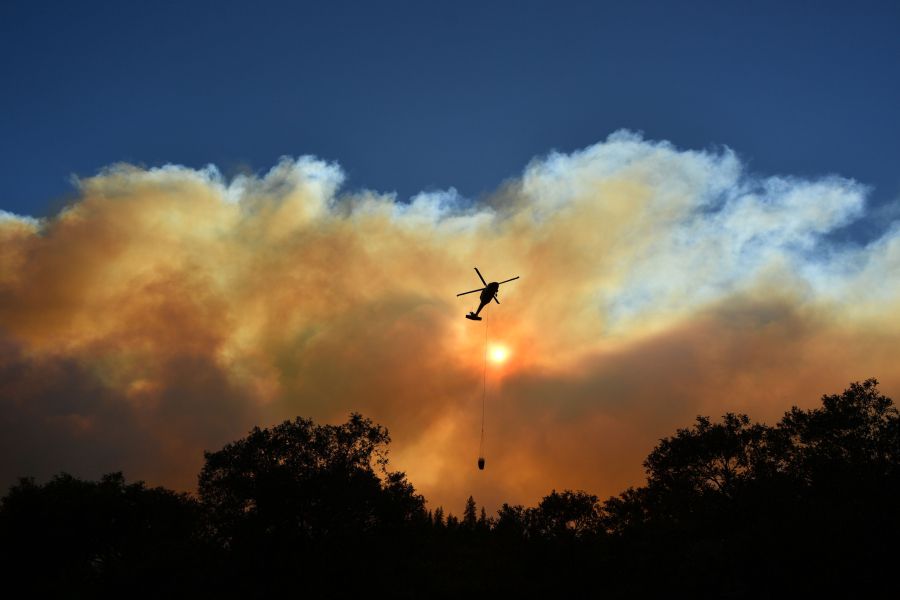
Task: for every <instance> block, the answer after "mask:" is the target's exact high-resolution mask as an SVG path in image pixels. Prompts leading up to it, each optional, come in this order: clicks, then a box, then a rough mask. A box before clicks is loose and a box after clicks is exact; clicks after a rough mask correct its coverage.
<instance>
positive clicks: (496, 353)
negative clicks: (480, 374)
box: [488, 344, 509, 365]
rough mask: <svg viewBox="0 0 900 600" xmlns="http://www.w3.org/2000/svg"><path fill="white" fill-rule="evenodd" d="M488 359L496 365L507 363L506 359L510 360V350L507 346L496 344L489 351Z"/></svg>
mask: <svg viewBox="0 0 900 600" xmlns="http://www.w3.org/2000/svg"><path fill="white" fill-rule="evenodd" d="M488 358H490V359H491V362H492V363H494V364H497V365H500V364H503V363H505V362H506V359H507V358H509V349H508V348H507V347H506V346H501V345H499V344H494V345H492V346H491V347H490V348H489V349H488Z"/></svg>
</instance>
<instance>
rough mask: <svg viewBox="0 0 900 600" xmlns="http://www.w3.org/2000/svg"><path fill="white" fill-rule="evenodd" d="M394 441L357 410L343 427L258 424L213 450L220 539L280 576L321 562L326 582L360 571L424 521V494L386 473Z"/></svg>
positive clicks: (212, 485) (203, 480)
mask: <svg viewBox="0 0 900 600" xmlns="http://www.w3.org/2000/svg"><path fill="white" fill-rule="evenodd" d="M389 442H390V437H389V436H388V433H387V431H386V430H385V429H384V428H383V427H381V426H379V425H375V424H373V423H372V421H371V420H369V419H365V418H363V417H362V416H360V415H358V414H353V415H351V417H350V419H349V420H348V421H347V422H346V423H344V424H342V425H316V424H314V423H313V422H312V421H311V420H308V419H300V418H298V419H295V420H294V421H286V422H284V423H282V424H280V425H277V426H275V427H273V428H271V429H259V428H254V429H253V430H252V431H251V432H250V434H249V435H248V436H247V437H246V438H243V439H241V440H238V441H236V442H233V443H230V444H228V445H226V446H225V447H224V448H223V449H222V450H220V451H218V452H213V453H207V454H206V464H205V465H204V467H203V470H202V471H201V473H200V486H199V488H200V499H201V501H202V503H203V505H204V507H205V508H206V509H207V511H208V514H209V517H210V521H211V524H212V530H213V533H214V535H215V537H216V539H217V540H218V541H219V543H220V544H222V545H223V546H224V547H227V548H228V549H229V550H230V552H231V554H232V555H233V556H234V557H235V558H236V560H238V561H239V562H241V563H244V564H245V565H246V564H250V565H256V568H257V569H258V570H260V571H262V572H263V573H264V574H265V576H266V577H268V578H270V579H271V578H276V579H273V581H278V580H277V577H287V576H288V574H289V573H291V572H292V571H294V570H295V569H297V568H298V567H299V566H300V565H305V566H307V567H309V566H311V565H313V564H316V565H318V566H317V567H316V570H315V573H316V574H317V575H318V580H319V581H325V579H326V578H327V576H328V574H329V573H334V572H335V571H336V570H340V569H341V568H357V569H360V568H362V567H363V565H367V564H369V563H368V562H367V559H371V549H372V548H373V547H377V546H379V545H381V546H384V547H385V548H384V549H385V550H386V549H387V547H389V546H390V547H393V546H392V544H395V543H396V540H395V539H394V538H395V537H396V536H397V535H401V534H402V532H403V531H404V530H405V529H412V526H413V525H420V524H424V523H425V522H426V513H425V508H424V499H423V498H422V497H421V496H420V495H417V494H416V493H415V491H414V489H413V487H412V485H410V484H409V482H407V481H406V478H405V476H404V474H403V473H399V472H391V471H388V469H387V465H388V459H387V445H388V443H389ZM366 540H368V541H366ZM338 556H340V559H338V558H337V557H338ZM273 585H275V584H273Z"/></svg>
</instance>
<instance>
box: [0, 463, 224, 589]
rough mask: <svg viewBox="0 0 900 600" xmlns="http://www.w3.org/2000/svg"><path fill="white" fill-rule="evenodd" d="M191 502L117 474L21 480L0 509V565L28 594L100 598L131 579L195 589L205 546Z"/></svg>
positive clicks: (147, 584) (150, 586)
mask: <svg viewBox="0 0 900 600" xmlns="http://www.w3.org/2000/svg"><path fill="white" fill-rule="evenodd" d="M202 523H203V521H202V519H201V513H200V507H199V505H198V504H197V502H196V501H194V500H193V499H191V498H190V497H189V496H187V495H185V494H177V493H175V492H172V491H169V490H166V489H163V488H147V487H145V486H144V484H143V482H136V483H130V484H128V483H126V482H125V478H124V476H123V475H122V473H110V474H108V475H104V476H103V477H102V478H101V480H100V481H98V482H91V481H83V480H80V479H77V478H75V477H72V476H71V475H68V474H65V473H62V474H60V475H57V476H56V477H54V478H53V479H51V480H50V481H49V482H48V483H46V484H43V485H39V484H37V483H35V482H34V480H33V479H21V480H20V481H19V483H18V484H17V485H14V486H13V487H12V488H10V490H9V493H8V494H7V495H6V497H5V498H3V503H2V508H0V564H2V565H3V567H4V569H9V573H15V575H16V577H18V578H20V580H21V581H23V582H24V581H29V580H30V582H31V586H32V587H31V592H32V594H33V595H42V594H53V595H64V596H68V595H70V594H71V593H72V592H73V590H83V591H90V592H91V593H92V594H100V593H104V591H108V590H110V589H111V588H112V587H115V586H116V585H119V584H125V583H128V582H130V581H133V580H134V579H136V578H142V579H145V580H146V582H145V585H144V590H145V592H146V593H151V592H153V591H154V590H156V591H162V590H164V589H166V588H167V587H168V586H171V585H173V584H174V583H175V582H176V581H177V582H178V583H179V586H180V589H182V590H186V591H187V590H190V589H192V587H194V586H196V585H199V581H198V579H197V577H196V573H197V572H198V571H199V570H200V568H202V567H203V566H204V565H203V560H204V557H205V556H206V555H207V550H208V549H207V547H206V546H205V545H204V543H203V541H202V534H203V531H202Z"/></svg>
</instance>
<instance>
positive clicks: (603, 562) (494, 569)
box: [0, 379, 900, 598]
mask: <svg viewBox="0 0 900 600" xmlns="http://www.w3.org/2000/svg"><path fill="white" fill-rule="evenodd" d="M389 443H390V438H389V436H388V434H387V431H386V430H385V429H384V428H383V427H381V426H379V425H377V424H374V423H373V422H372V421H370V420H368V419H365V418H363V417H362V416H360V415H356V414H354V415H352V416H351V418H350V419H349V421H348V422H347V423H345V424H343V425H338V426H332V425H317V424H315V423H313V422H312V421H310V420H307V419H299V418H298V419H296V420H294V421H288V422H285V423H282V424H281V425H278V426H275V427H272V428H270V429H259V428H256V429H253V430H252V431H251V432H250V434H249V435H248V436H247V437H245V438H243V439H241V440H238V441H236V442H234V443H231V444H228V445H227V446H225V447H224V448H223V449H221V450H220V451H218V452H213V453H207V454H206V456H205V458H206V461H205V465H204V467H203V470H202V471H201V473H200V476H199V493H198V494H197V495H196V496H193V495H188V494H179V493H175V492H172V491H170V490H166V489H163V488H148V487H146V486H145V485H144V484H143V483H140V482H137V483H127V482H126V481H125V480H124V478H123V477H122V475H121V474H119V473H115V474H110V475H107V476H105V477H103V478H102V479H101V480H100V481H83V480H80V479H77V478H74V477H71V476H69V475H65V474H62V475H58V476H56V477H55V478H53V479H52V480H51V481H49V482H47V483H44V484H38V483H36V482H34V481H33V480H31V479H22V480H20V482H19V483H18V484H17V485H15V486H13V487H12V488H11V489H10V490H9V492H8V494H7V495H6V496H5V497H4V498H3V500H2V506H0V564H2V566H3V569H4V570H6V571H7V582H9V581H12V580H15V581H16V582H18V583H19V585H22V586H25V587H24V589H25V590H26V591H27V593H28V595H30V596H43V595H48V594H49V595H56V596H63V597H98V596H112V595H115V596H120V595H128V596H161V595H165V596H173V595H174V596H186V595H200V596H203V597H206V596H213V595H216V596H228V597H233V596H243V597H271V596H276V595H285V594H290V595H291V596H297V597H303V596H307V597H346V596H357V595H363V594H364V595H368V596H373V597H382V596H390V597H397V598H414V597H447V598H449V597H455V596H458V595H461V594H466V595H469V596H473V595H475V596H487V595H492V596H501V597H505V596H512V595H516V596H519V597H559V596H561V595H565V594H567V593H568V594H578V596H579V597H584V596H588V597H593V596H596V597H600V596H603V597H633V596H654V597H656V596H663V595H673V594H674V595H688V594H690V595H692V596H698V597H729V598H762V597H784V596H802V597H807V596H812V595H820V594H827V595H829V596H832V595H835V594H841V595H844V596H851V597H873V596H880V595H885V596H886V595H888V594H890V593H891V591H892V590H893V588H894V587H895V585H896V584H895V581H896V575H895V572H896V565H897V564H898V562H897V559H898V558H900V552H898V549H897V548H898V533H900V504H898V501H900V470H898V468H900V417H898V412H897V409H896V408H895V407H894V405H893V403H892V401H891V400H890V399H889V398H887V397H885V396H883V395H882V394H880V393H879V391H878V388H877V381H875V380H874V379H870V380H867V381H865V382H863V383H854V384H852V385H851V386H850V387H849V388H848V389H847V390H846V391H844V392H843V393H842V394H840V395H832V396H825V397H823V398H822V405H821V406H820V407H818V408H815V409H812V410H800V409H798V408H793V409H791V410H790V411H789V412H788V413H786V414H785V415H784V417H783V418H782V419H781V420H780V421H779V422H778V423H777V424H775V425H774V426H768V425H763V424H760V423H753V422H751V420H750V419H749V418H748V417H747V416H745V415H736V414H726V415H725V416H724V417H723V418H722V419H721V420H720V421H716V422H713V421H711V420H710V419H708V418H706V417H698V418H697V420H696V422H695V423H694V424H693V425H692V426H691V427H688V428H685V429H679V430H678V431H677V432H676V433H675V434H674V435H673V436H671V437H668V438H665V439H663V440H661V441H660V443H659V444H658V445H657V446H656V448H654V450H653V451H652V452H651V453H650V455H649V456H648V457H647V459H646V461H645V462H644V467H645V471H646V475H647V484H646V485H644V486H641V487H637V488H630V489H628V490H626V491H625V492H623V493H622V494H621V495H619V496H616V497H612V498H609V499H607V500H605V501H602V502H601V501H600V500H599V499H598V498H597V497H596V496H594V495H591V494H589V493H586V492H583V491H568V490H567V491H562V492H557V491H555V490H554V491H552V492H551V493H550V494H549V495H547V496H546V497H544V498H543V499H542V500H541V502H540V503H539V504H538V505H537V506H534V507H528V508H526V507H524V506H518V505H516V506H510V505H508V504H504V505H503V506H502V507H501V508H500V510H499V511H498V512H497V514H496V516H488V515H487V514H486V512H485V510H484V508H481V509H480V510H479V508H478V506H477V504H476V503H475V500H474V499H472V498H471V497H470V498H469V501H468V502H467V503H466V506H465V507H463V510H462V512H461V513H460V515H459V516H458V517H457V516H455V515H452V514H446V515H445V514H444V510H443V508H437V509H435V510H433V511H429V510H427V508H426V503H425V499H424V498H423V497H422V496H421V495H419V494H417V493H416V491H415V489H414V488H413V486H412V485H411V484H410V482H409V481H408V480H407V479H406V477H405V475H404V474H403V473H399V472H396V471H391V470H390V469H389V468H388V462H387V448H388V445H389Z"/></svg>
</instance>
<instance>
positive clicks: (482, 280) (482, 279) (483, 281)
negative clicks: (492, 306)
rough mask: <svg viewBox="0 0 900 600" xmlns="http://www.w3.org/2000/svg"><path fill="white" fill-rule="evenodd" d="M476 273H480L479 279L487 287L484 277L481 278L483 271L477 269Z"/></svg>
mask: <svg viewBox="0 0 900 600" xmlns="http://www.w3.org/2000/svg"><path fill="white" fill-rule="evenodd" d="M475 272H476V273H478V279H480V280H481V283H483V284H484V285H485V286H487V281H485V280H484V277H482V276H481V271H479V270H478V267H475Z"/></svg>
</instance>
